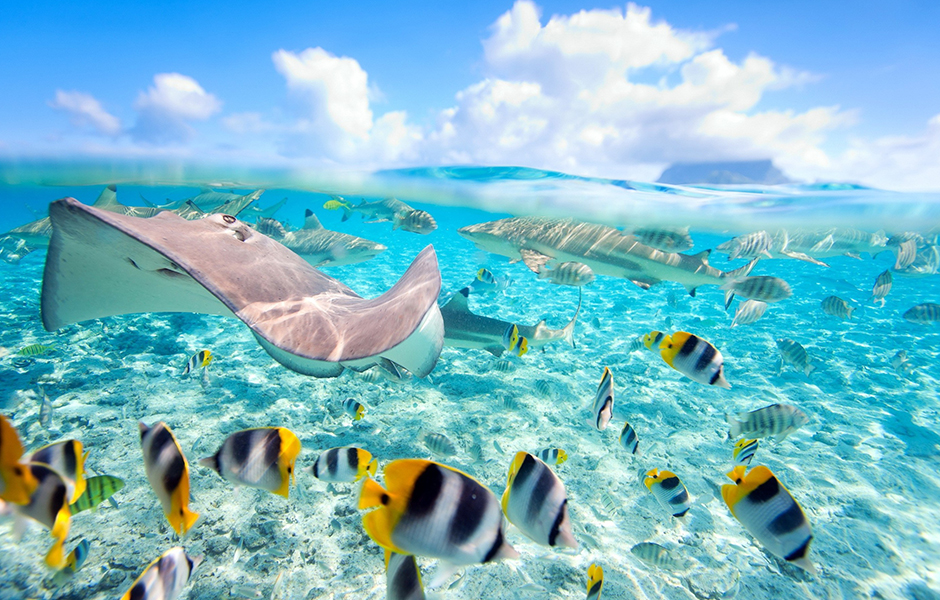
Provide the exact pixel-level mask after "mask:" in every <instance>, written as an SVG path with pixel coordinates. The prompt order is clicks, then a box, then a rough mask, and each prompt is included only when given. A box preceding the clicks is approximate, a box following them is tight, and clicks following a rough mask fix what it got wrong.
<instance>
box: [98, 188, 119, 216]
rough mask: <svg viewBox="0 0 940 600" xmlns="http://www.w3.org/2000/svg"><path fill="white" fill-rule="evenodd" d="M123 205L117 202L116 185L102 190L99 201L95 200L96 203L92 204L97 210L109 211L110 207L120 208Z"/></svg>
mask: <svg viewBox="0 0 940 600" xmlns="http://www.w3.org/2000/svg"><path fill="white" fill-rule="evenodd" d="M120 205H121V203H120V202H118V201H117V187H115V186H114V185H109V186H108V187H106V188H104V189H103V190H101V193H100V194H99V195H98V199H97V200H95V203H94V204H92V206H94V207H95V208H104V209H105V210H107V207H109V206H120Z"/></svg>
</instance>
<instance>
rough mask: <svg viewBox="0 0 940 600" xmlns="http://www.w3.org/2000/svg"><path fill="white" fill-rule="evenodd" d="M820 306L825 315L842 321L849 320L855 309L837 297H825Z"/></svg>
mask: <svg viewBox="0 0 940 600" xmlns="http://www.w3.org/2000/svg"><path fill="white" fill-rule="evenodd" d="M820 306H821V307H822V309H823V312H824V313H826V314H827V315H832V316H833V317H838V318H840V319H842V320H847V319H851V318H852V313H853V312H855V308H853V307H852V306H850V305H849V303H848V302H846V301H845V300H843V299H842V298H839V297H838V296H829V297H827V298H826V299H825V300H823V301H822V302H821V303H820Z"/></svg>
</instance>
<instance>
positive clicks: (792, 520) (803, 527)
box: [721, 465, 816, 575]
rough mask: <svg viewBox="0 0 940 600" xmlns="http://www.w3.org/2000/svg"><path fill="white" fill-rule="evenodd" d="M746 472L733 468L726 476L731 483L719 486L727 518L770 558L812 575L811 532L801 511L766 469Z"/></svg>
mask: <svg viewBox="0 0 940 600" xmlns="http://www.w3.org/2000/svg"><path fill="white" fill-rule="evenodd" d="M746 470H747V467H745V466H743V465H741V466H737V467H735V468H734V470H733V471H731V472H730V473H728V477H729V478H731V480H732V481H733V482H734V483H733V484H726V485H723V486H721V497H722V499H723V500H724V501H725V504H727V505H728V508H729V509H730V510H731V514H732V515H734V518H735V519H737V520H738V521H739V522H740V523H741V525H744V528H745V529H747V531H748V532H749V533H750V534H751V535H753V536H754V537H755V538H757V541H759V542H760V543H761V544H762V545H763V546H764V547H765V548H767V550H768V551H769V552H770V553H771V554H773V555H774V556H776V557H778V558H782V559H783V560H785V561H787V562H789V563H793V564H795V565H796V566H798V567H800V568H802V569H805V570H807V571H809V572H810V573H812V574H814V575H815V574H816V568H815V567H814V566H813V563H812V562H810V560H809V544H810V542H811V541H812V540H813V530H812V529H811V528H810V525H809V521H808V520H807V519H806V515H805V514H803V509H802V508H800V505H799V504H798V503H797V501H796V500H795V499H794V498H793V496H792V495H790V492H789V491H787V488H785V487H783V484H782V483H780V482H779V481H778V480H777V478H776V477H775V476H774V474H773V473H772V472H771V471H770V469H768V468H767V467H764V466H757V467H754V468H753V469H751V470H750V472H748V473H747V474H745V472H746Z"/></svg>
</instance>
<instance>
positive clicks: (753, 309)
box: [731, 300, 767, 327]
mask: <svg viewBox="0 0 940 600" xmlns="http://www.w3.org/2000/svg"><path fill="white" fill-rule="evenodd" d="M765 312H767V303H766V302H761V301H760V300H747V301H745V302H742V303H741V304H738V309H737V310H736V311H735V313H734V320H733V321H731V326H732V327H735V326H737V325H750V324H751V323H753V322H754V321H757V320H758V319H760V318H761V317H763V316H764V313H765Z"/></svg>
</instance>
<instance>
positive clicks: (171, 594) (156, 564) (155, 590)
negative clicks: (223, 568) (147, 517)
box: [121, 546, 202, 600]
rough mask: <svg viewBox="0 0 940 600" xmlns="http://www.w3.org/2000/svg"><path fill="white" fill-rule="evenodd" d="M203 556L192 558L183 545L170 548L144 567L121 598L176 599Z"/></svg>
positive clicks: (137, 599) (139, 599) (124, 599)
mask: <svg viewBox="0 0 940 600" xmlns="http://www.w3.org/2000/svg"><path fill="white" fill-rule="evenodd" d="M201 562H202V557H201V556H198V557H196V558H190V557H189V556H188V555H187V554H186V551H185V550H183V549H182V548H181V547H179V546H177V547H175V548H170V549H169V550H167V551H166V552H164V553H163V554H162V555H161V556H160V558H158V559H156V560H155V561H153V562H152V563H150V564H149V565H147V568H146V569H144V572H143V573H141V574H140V577H138V578H137V580H136V581H134V585H132V586H131V588H130V589H129V590H127V593H125V594H124V595H123V596H121V600H176V598H179V595H180V594H181V593H182V592H183V589H184V588H185V587H186V584H187V583H188V582H189V578H190V577H192V574H193V570H195V568H196V567H197V566H199V563H201Z"/></svg>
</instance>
